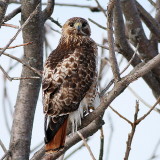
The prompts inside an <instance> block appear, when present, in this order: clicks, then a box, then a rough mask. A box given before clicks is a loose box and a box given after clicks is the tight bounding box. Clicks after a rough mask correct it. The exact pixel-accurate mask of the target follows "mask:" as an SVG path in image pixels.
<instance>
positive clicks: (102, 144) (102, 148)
mask: <svg viewBox="0 0 160 160" xmlns="http://www.w3.org/2000/svg"><path fill="white" fill-rule="evenodd" d="M100 134H101V135H100V152H99V160H103V154H104V134H103V127H102V128H101V129H100Z"/></svg>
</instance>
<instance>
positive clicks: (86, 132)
mask: <svg viewBox="0 0 160 160" xmlns="http://www.w3.org/2000/svg"><path fill="white" fill-rule="evenodd" d="M103 124H104V122H103V120H102V119H101V118H97V119H95V120H94V121H93V122H92V123H90V124H89V125H88V126H87V127H84V128H83V129H81V130H79V132H81V134H83V137H84V138H87V137H89V136H91V135H93V134H94V133H95V132H97V130H98V129H100V128H101V127H102V125H103ZM80 140H81V138H80V137H79V135H78V134H77V133H75V134H74V135H73V136H72V137H70V136H69V137H67V139H66V144H65V147H64V149H63V150H62V151H59V152H57V153H55V154H50V155H47V156H46V157H43V160H46V159H47V158H51V159H52V160H56V159H57V158H58V157H59V156H61V155H62V154H63V153H65V152H66V151H67V150H68V149H69V148H70V147H72V146H73V145H74V144H76V143H77V142H79V141H80ZM43 155H44V147H42V148H41V149H40V150H39V151H38V152H37V153H35V154H34V156H33V157H32V158H31V160H39V159H41V158H42V156H43Z"/></svg>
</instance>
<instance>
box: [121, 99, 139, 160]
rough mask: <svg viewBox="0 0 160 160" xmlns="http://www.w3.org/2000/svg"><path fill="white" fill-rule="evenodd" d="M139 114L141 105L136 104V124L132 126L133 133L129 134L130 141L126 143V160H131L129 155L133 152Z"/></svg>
mask: <svg viewBox="0 0 160 160" xmlns="http://www.w3.org/2000/svg"><path fill="white" fill-rule="evenodd" d="M138 112H139V103H138V102H136V106H135V114H134V123H133V124H132V125H131V126H132V129H131V132H130V133H129V134H128V140H127V142H126V152H125V157H124V160H128V158H129V153H130V150H131V144H132V140H133V136H134V133H135V130H136V127H137V124H136V123H135V122H136V120H137V117H138Z"/></svg>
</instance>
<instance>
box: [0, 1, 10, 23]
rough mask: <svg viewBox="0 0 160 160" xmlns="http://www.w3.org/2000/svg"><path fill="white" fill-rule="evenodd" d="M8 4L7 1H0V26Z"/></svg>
mask: <svg viewBox="0 0 160 160" xmlns="http://www.w3.org/2000/svg"><path fill="white" fill-rule="evenodd" d="M8 3H9V0H1V1H0V26H1V24H2V23H3V18H4V16H5V14H6V10H7V7H8Z"/></svg>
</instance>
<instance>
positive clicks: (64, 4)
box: [42, 3, 102, 12]
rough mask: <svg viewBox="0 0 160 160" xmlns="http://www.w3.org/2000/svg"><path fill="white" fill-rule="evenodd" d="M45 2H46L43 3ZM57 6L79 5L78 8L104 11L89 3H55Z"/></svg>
mask: <svg viewBox="0 0 160 160" xmlns="http://www.w3.org/2000/svg"><path fill="white" fill-rule="evenodd" d="M42 4H44V3H42ZM55 5H56V6H65V7H77V8H88V9H90V10H91V11H92V12H100V11H102V10H101V9H100V8H99V7H96V6H95V7H94V6H89V5H80V4H66V3H55Z"/></svg>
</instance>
